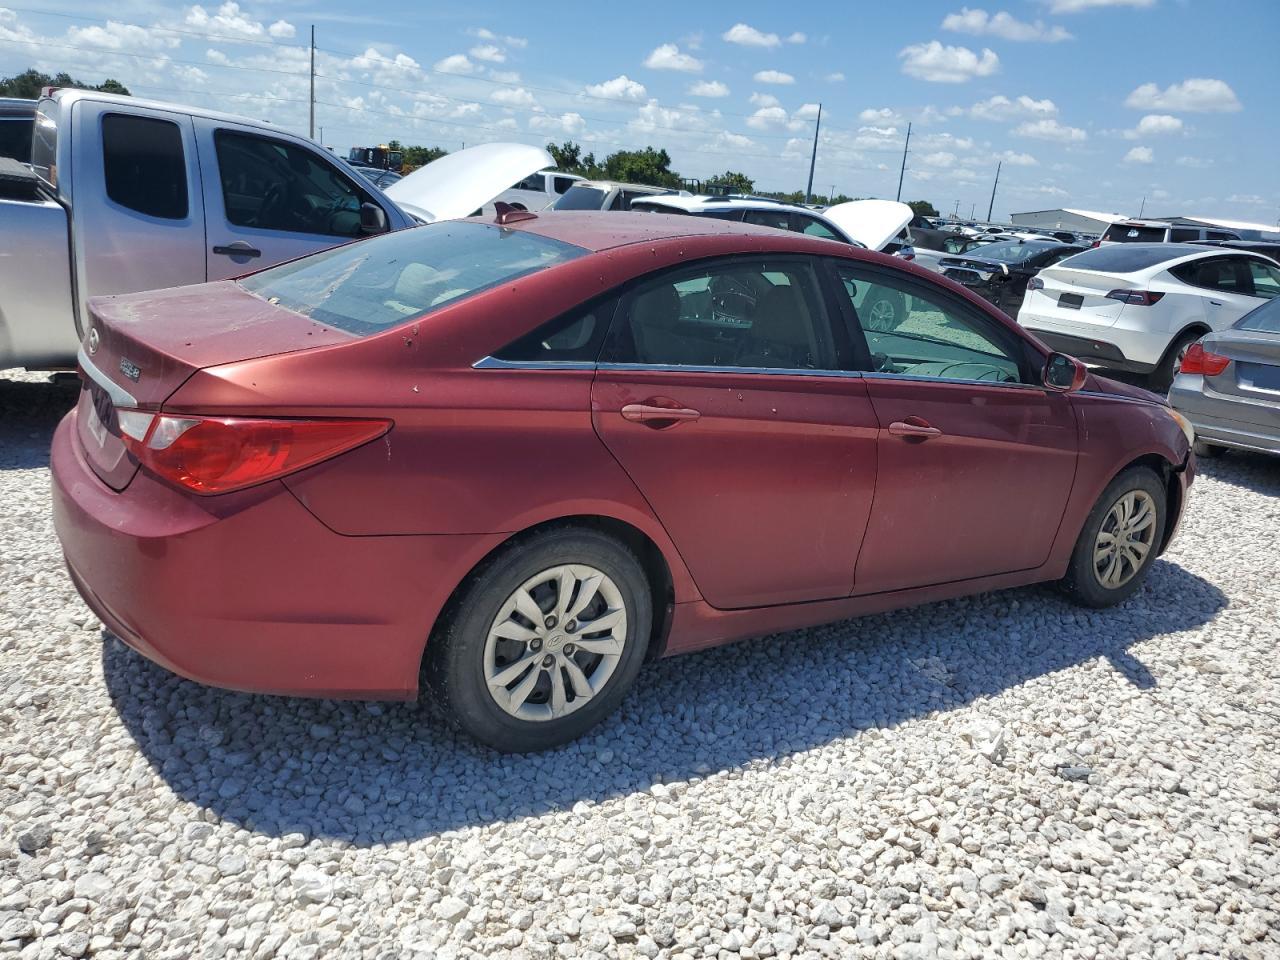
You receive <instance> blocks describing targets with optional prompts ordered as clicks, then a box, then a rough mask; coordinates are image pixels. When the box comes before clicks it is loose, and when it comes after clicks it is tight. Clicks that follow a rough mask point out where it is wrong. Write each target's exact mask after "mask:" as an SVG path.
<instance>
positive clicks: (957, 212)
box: [951, 200, 960, 220]
mask: <svg viewBox="0 0 1280 960" xmlns="http://www.w3.org/2000/svg"><path fill="white" fill-rule="evenodd" d="M951 217H952V219H954V220H959V219H960V201H959V200H957V201H956V208H955V209H954V210H952V211H951Z"/></svg>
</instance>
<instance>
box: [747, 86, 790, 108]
mask: <svg viewBox="0 0 1280 960" xmlns="http://www.w3.org/2000/svg"><path fill="white" fill-rule="evenodd" d="M750 100H751V102H752V103H753V104H755V105H756V106H757V107H776V106H777V105H778V104H780V103H781V102H782V101H781V100H779V99H778V98H777V97H775V96H774V95H773V94H772V93H761V92H760V91H759V90H757V91H755V92H754V93H752V94H751V97H750Z"/></svg>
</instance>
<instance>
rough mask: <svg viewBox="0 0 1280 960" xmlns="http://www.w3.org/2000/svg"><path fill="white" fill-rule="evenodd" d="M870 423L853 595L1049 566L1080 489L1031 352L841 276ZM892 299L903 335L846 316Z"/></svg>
mask: <svg viewBox="0 0 1280 960" xmlns="http://www.w3.org/2000/svg"><path fill="white" fill-rule="evenodd" d="M836 269H837V272H838V273H839V274H840V278H841V281H842V285H843V287H844V291H845V293H846V294H847V302H846V303H845V304H844V306H845V307H846V309H847V310H848V312H849V316H850V317H851V321H852V323H853V325H854V327H855V329H854V331H853V335H854V336H855V338H856V337H859V336H860V337H862V338H863V339H864V341H865V343H866V346H867V349H868V354H869V358H870V362H869V363H868V367H869V370H868V372H867V375H866V383H867V390H868V394H869V396H870V398H871V403H872V405H873V407H874V408H875V412H876V416H877V419H878V421H879V426H880V432H879V441H878V443H879V458H878V459H879V477H878V481H877V484H876V496H875V503H874V505H873V508H872V512H871V519H870V522H869V524H868V526H867V533H866V537H865V538H864V539H863V545H862V551H861V553H860V555H859V559H858V568H857V588H856V592H857V593H875V592H879V591H884V590H900V589H904V588H908V587H919V586H926V585H930V584H935V583H947V582H950V581H954V580H967V579H971V578H974V577H984V576H991V575H995V574H1001V573H1011V572H1014V571H1018V570H1028V569H1031V568H1034V567H1037V566H1039V565H1040V564H1042V563H1044V562H1045V561H1046V560H1047V559H1048V557H1049V550H1050V548H1051V547H1052V545H1053V541H1054V538H1055V537H1056V535H1057V532H1058V525H1059V523H1060V522H1061V520H1062V515H1063V512H1064V510H1065V509H1066V503H1067V496H1068V495H1069V494H1070V492H1071V485H1072V483H1073V481H1074V479H1075V467H1076V455H1077V431H1076V421H1075V416H1074V413H1073V411H1072V409H1071V404H1070V401H1069V400H1068V399H1067V398H1066V397H1065V396H1064V395H1062V394H1058V393H1054V392H1051V391H1048V390H1046V389H1045V388H1044V387H1043V386H1041V385H1040V371H1039V370H1038V369H1036V367H1037V366H1038V365H1037V364H1036V363H1034V362H1032V359H1031V356H1030V353H1029V350H1030V348H1029V345H1028V344H1026V343H1024V342H1023V341H1022V340H1021V339H1020V338H1019V337H1018V336H1017V335H1016V334H1015V333H1013V332H1012V331H1010V330H1008V329H1007V328H1006V327H1004V326H1003V325H1002V324H1000V323H998V322H997V321H995V320H993V319H992V318H991V317H988V316H986V315H985V314H984V313H982V312H981V311H980V310H978V309H976V308H975V307H973V306H972V305H970V304H968V303H966V302H965V301H964V300H962V299H960V298H959V297H954V296H952V295H951V294H949V293H947V292H946V291H945V290H941V289H938V288H936V287H935V286H934V285H932V284H927V285H926V284H923V283H917V282H915V281H913V280H911V279H909V278H906V277H903V276H902V275H900V274H897V273H896V272H895V273H890V272H888V271H881V270H877V269H875V268H874V267H870V266H860V265H848V266H846V265H843V264H842V265H840V266H838V267H837V268H836ZM886 295H887V296H890V297H892V298H893V299H895V300H899V301H900V302H903V303H905V310H906V312H905V316H904V318H903V321H902V323H900V324H899V325H898V326H897V327H895V328H893V329H891V330H887V331H884V330H877V329H874V328H873V327H872V326H871V325H870V324H868V323H867V321H866V320H865V319H862V320H859V317H858V313H857V309H856V306H855V304H856V303H858V302H872V301H878V300H880V299H882V298H883V297H884V296H886Z"/></svg>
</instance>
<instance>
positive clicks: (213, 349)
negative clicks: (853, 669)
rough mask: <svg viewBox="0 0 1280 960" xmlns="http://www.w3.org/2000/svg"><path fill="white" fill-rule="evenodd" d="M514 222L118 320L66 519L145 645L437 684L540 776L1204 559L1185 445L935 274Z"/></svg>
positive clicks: (414, 235)
mask: <svg viewBox="0 0 1280 960" xmlns="http://www.w3.org/2000/svg"><path fill="white" fill-rule="evenodd" d="M499 220H500V221H503V222H497V223H494V222H481V221H479V220H471V221H457V222H451V223H438V224H432V225H430V226H423V227H419V228H416V229H413V230H406V231H402V232H399V233H394V234H389V235H385V236H381V237H376V238H373V239H369V240H365V241H361V242H358V243H353V244H350V245H347V246H344V247H340V248H337V249H334V250H329V251H326V252H324V253H320V254H317V255H315V256H311V257H307V258H304V259H301V260H297V261H294V262H292V263H287V264H284V265H281V266H278V267H274V268H272V269H269V270H265V271H263V272H261V273H257V274H254V275H252V276H249V277H245V278H243V279H241V280H239V281H225V282H221V283H211V284H206V285H203V286H197V287H186V288H179V289H173V290H164V291H159V292H155V293H149V294H141V295H133V296H121V297H114V298H105V299H101V300H97V301H95V302H94V303H93V305H92V311H91V312H92V315H91V316H90V317H88V318H87V320H88V322H87V324H86V331H85V332H86V336H85V339H84V343H83V347H82V349H81V353H80V367H81V373H82V377H83V384H84V385H83V390H82V393H81V397H80V403H79V405H78V407H77V408H76V409H75V410H74V411H73V412H72V413H70V414H69V415H68V416H67V418H66V419H65V420H64V421H63V423H62V424H61V425H60V427H59V428H58V431H57V434H56V436H55V438H54V444H53V475H54V513H55V521H56V525H57V531H58V536H59V537H60V539H61V541H62V545H63V549H64V551H65V553H66V558H67V565H68V567H69V569H70V572H71V576H72V577H73V578H74V580H75V583H76V586H77V587H78V588H79V590H80V592H81V593H82V594H83V596H84V598H85V600H86V602H87V603H88V604H89V605H90V606H91V607H92V608H93V610H94V611H95V612H96V613H97V614H98V616H99V617H101V619H102V620H103V622H104V623H105V624H106V625H107V626H108V627H109V628H110V629H111V630H112V631H113V632H114V633H115V634H116V635H117V636H119V637H120V638H121V639H122V640H124V641H125V642H126V643H127V644H129V645H130V646H132V647H133V648H134V649H136V650H138V651H140V652H141V653H143V654H144V655H145V656H147V657H150V658H151V659H153V660H155V661H156V662H158V663H160V664H162V665H164V666H165V667H167V668H169V669H170V670H173V671H175V672H177V673H179V674H182V675H183V676H186V677H190V678H192V679H194V680H198V681H200V682H202V683H209V684H215V685H218V686H225V687H231V688H235V689H239V690H248V691H262V692H273V693H287V694H300V695H311V696H341V697H365V698H378V697H382V698H411V697H414V696H416V694H417V690H418V682H419V677H420V676H423V677H425V678H426V681H427V682H428V684H429V685H430V686H431V687H432V689H433V691H434V694H435V695H436V696H437V697H438V698H439V699H440V701H442V703H443V705H444V706H445V708H446V709H447V711H448V714H449V715H450V716H451V717H452V718H453V720H454V721H455V722H456V723H457V725H458V726H459V727H461V728H462V729H464V730H465V731H467V732H468V733H470V734H472V735H473V736H475V737H477V738H479V739H480V740H482V741H484V742H486V743H489V744H492V745H493V746H495V747H498V748H499V749H504V750H531V749H539V748H543V747H547V746H550V745H553V744H557V743H560V742H563V741H565V740H568V739H570V738H572V737H575V736H577V735H579V734H581V733H582V732H583V731H585V730H587V729H588V728H590V727H591V726H592V725H593V724H596V723H598V722H599V721H600V720H601V719H602V718H603V717H604V716H605V715H607V714H608V713H609V712H610V711H612V710H613V709H614V708H615V707H616V706H617V705H618V703H619V701H620V700H621V699H622V697H623V695H624V694H625V692H626V690H627V687H628V686H629V685H630V684H631V682H632V681H633V680H634V678H635V676H636V673H637V671H638V670H639V669H640V665H641V662H642V661H644V660H645V659H646V658H653V657H660V656H670V655H672V654H677V653H684V652H687V651H690V650H697V649H700V648H704V647H708V646H712V645H714V644H718V643H723V642H725V641H728V640H733V639H736V638H741V637H745V636H749V635H758V634H764V633H771V632H776V631H780V630H788V629H792V628H797V627H803V626H807V625H812V624H816V623H820V622H824V621H830V620H837V619H841V618H845V617H851V616H856V615H858V614H863V613H868V612H872V611H883V610H887V609H890V608H894V607H902V606H907V605H909V604H916V603H922V602H927V601H933V600H940V599H943V598H947V597H955V596H958V595H961V594H968V593H975V592H978V591H986V590H994V589H998V588H1003V587H1012V586H1017V585H1020V584H1027V583H1034V582H1037V581H1059V582H1060V583H1061V584H1062V585H1063V586H1064V587H1065V588H1066V589H1067V591H1068V592H1069V593H1070V594H1071V595H1072V596H1074V597H1076V598H1077V599H1078V600H1079V601H1080V602H1082V603H1085V604H1088V605H1091V606H1106V605H1109V604H1113V603H1117V602H1119V601H1121V600H1123V599H1124V598H1125V597H1127V596H1129V595H1130V594H1131V593H1133V591H1134V590H1136V589H1137V588H1138V587H1139V585H1140V584H1141V583H1142V581H1143V579H1144V577H1145V576H1146V575H1147V573H1148V572H1149V570H1150V567H1151V564H1152V562H1153V561H1154V560H1155V558H1156V556H1157V555H1158V554H1159V553H1160V552H1161V551H1162V550H1164V549H1165V547H1166V546H1167V544H1168V543H1169V540H1170V538H1171V537H1172V536H1173V533H1174V529H1175V528H1176V526H1177V522H1178V518H1179V515H1180V513H1181V510H1182V506H1183V503H1184V502H1185V498H1186V490H1187V486H1188V485H1189V484H1190V482H1191V478H1192V475H1193V473H1194V460H1193V458H1192V456H1191V454H1190V445H1191V439H1192V437H1191V431H1190V428H1189V427H1188V426H1187V424H1186V423H1185V421H1183V420H1182V418H1181V417H1180V416H1179V415H1178V414H1177V413H1175V412H1173V411H1172V410H1171V409H1170V408H1169V407H1168V406H1167V405H1166V404H1165V403H1164V402H1163V401H1161V400H1159V399H1157V398H1156V397H1154V396H1153V395H1151V394H1148V393H1146V392H1144V391H1141V390H1138V389H1136V388H1132V387H1127V386H1124V385H1121V384H1118V383H1113V382H1111V381H1108V380H1103V379H1100V378H1098V377H1095V376H1093V375H1090V374H1089V373H1088V372H1087V371H1086V370H1085V369H1084V367H1082V366H1081V365H1080V364H1079V363H1078V362H1076V361H1075V360H1073V359H1071V358H1069V357H1066V356H1064V355H1062V354H1054V353H1050V352H1049V351H1048V350H1047V349H1046V348H1045V347H1044V346H1043V345H1041V344H1040V343H1039V342H1038V341H1036V340H1035V339H1034V338H1033V337H1031V336H1029V335H1028V334H1026V333H1025V332H1024V331H1022V330H1021V329H1019V328H1018V327H1017V325H1016V324H1014V323H1013V322H1012V321H1011V320H1009V318H1008V317H1006V316H1004V315H1003V314H1001V313H999V312H998V311H996V310H995V309H993V308H992V307H991V306H989V305H988V304H987V303H986V302H984V301H982V300H980V299H978V298H977V297H975V296H972V295H971V294H969V293H967V292H966V291H965V290H963V289H962V288H961V287H959V286H957V285H955V284H952V283H950V282H949V281H945V280H942V279H940V278H938V277H937V276H936V275H935V274H932V273H929V272H927V271H924V270H921V269H918V268H916V267H914V266H912V265H910V264H907V263H904V262H903V261H901V260H895V259H892V258H890V257H886V256H882V255H880V254H875V253H870V252H867V251H865V250H858V249H855V248H853V247H850V246H847V245H842V244H837V243H834V242H831V241H826V240H818V239H816V238H812V237H807V236H804V235H801V234H790V233H785V232H782V231H777V230H769V229H767V228H754V227H749V226H744V225H741V224H731V223H725V222H722V221H717V220H711V219H704V218H693V217H668V216H662V215H641V214H635V215H624V214H574V213H557V214H554V215H543V216H539V217H535V216H533V215H531V214H526V213H513V212H504V213H503V214H502V215H500V217H499ZM886 291H887V292H888V293H890V294H891V295H894V296H899V297H902V298H903V302H905V304H906V305H907V309H906V311H905V316H904V318H903V319H902V321H901V322H900V323H899V325H898V326H897V327H896V328H894V329H891V330H883V329H874V330H873V329H871V327H870V325H869V324H867V322H866V318H865V317H864V316H863V315H862V313H863V312H862V311H861V310H860V309H859V307H860V305H861V304H862V303H864V302H867V301H869V300H870V301H871V302H874V299H873V298H882V297H883V296H884V295H885V293H886Z"/></svg>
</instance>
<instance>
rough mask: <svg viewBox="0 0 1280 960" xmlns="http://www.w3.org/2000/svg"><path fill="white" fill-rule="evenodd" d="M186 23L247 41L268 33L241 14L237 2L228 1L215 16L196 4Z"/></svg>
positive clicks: (199, 28)
mask: <svg viewBox="0 0 1280 960" xmlns="http://www.w3.org/2000/svg"><path fill="white" fill-rule="evenodd" d="M186 23H187V26H189V27H195V28H197V29H198V30H207V31H208V32H209V33H220V34H230V35H232V36H237V37H244V38H245V39H253V38H255V37H261V36H262V35H263V34H265V33H266V32H267V30H266V27H264V26H263V25H262V24H261V23H259V22H258V21H257V20H253V19H251V18H249V17H247V16H245V15H244V14H243V13H241V11H240V4H238V3H236V2H235V0H228V2H227V3H224V4H223V5H222V6H220V7H218V12H217V13H215V14H210V13H209V11H208V10H206V9H205V8H204V7H202V6H200V5H199V4H196V5H195V6H193V7H192V8H191V9H190V10H188V11H187V17H186Z"/></svg>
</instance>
